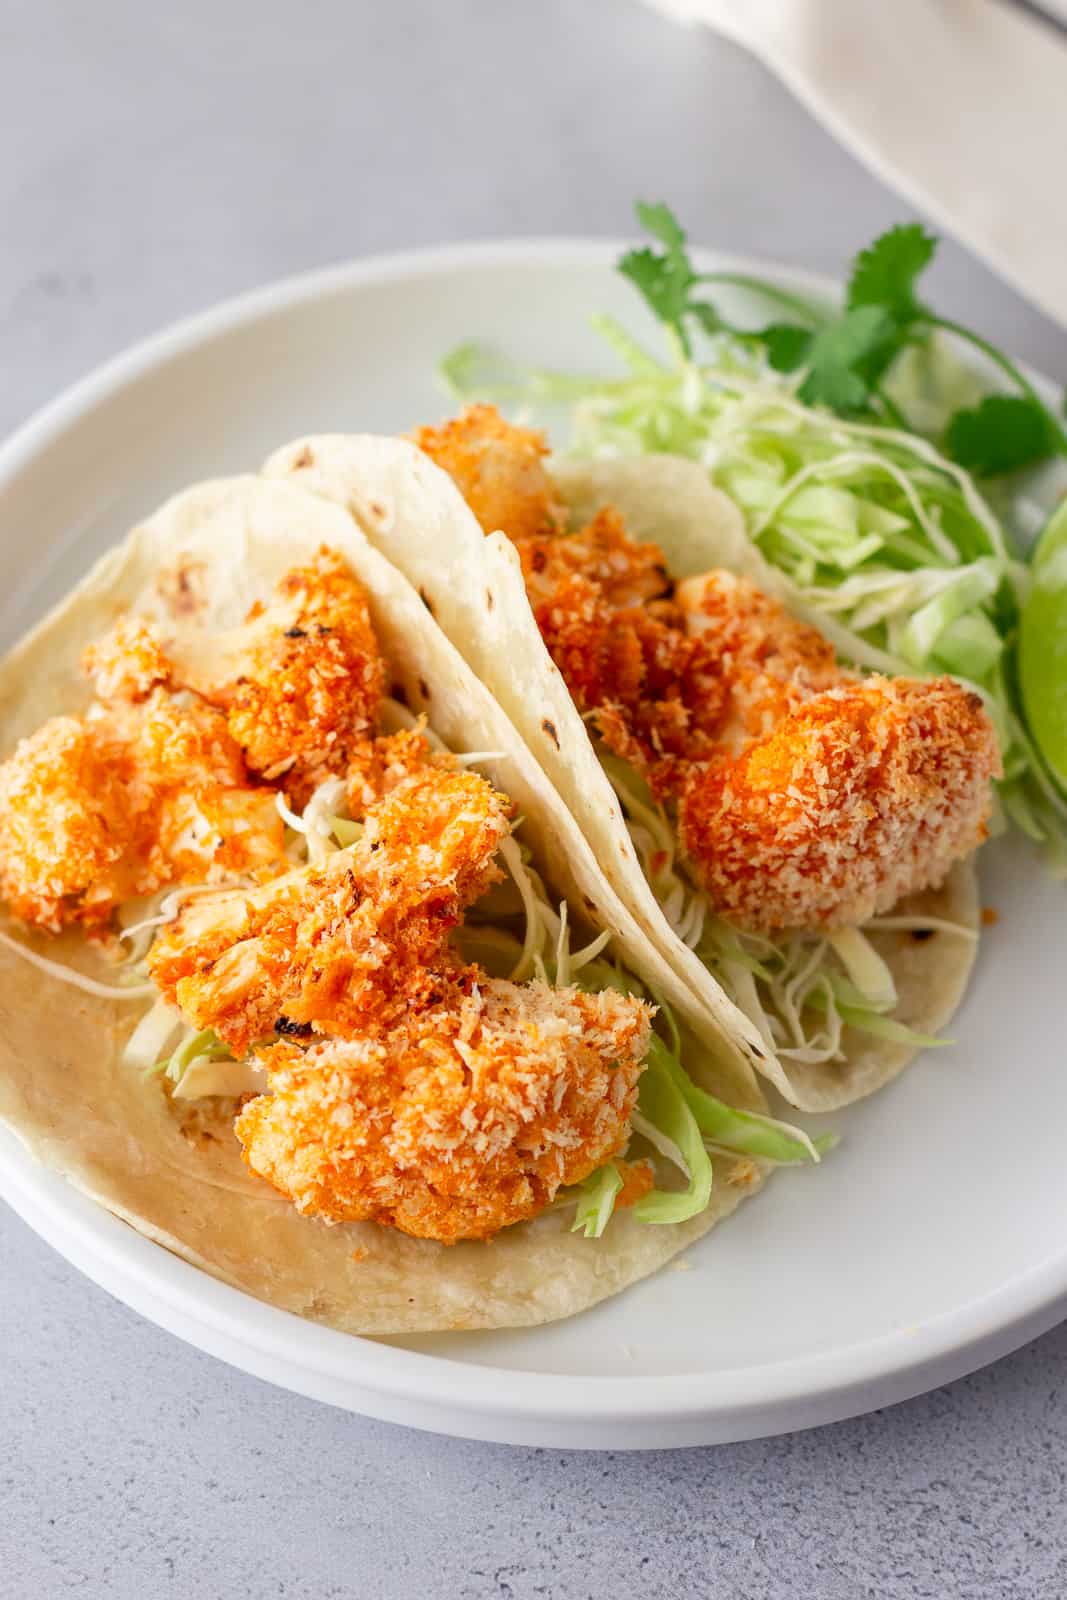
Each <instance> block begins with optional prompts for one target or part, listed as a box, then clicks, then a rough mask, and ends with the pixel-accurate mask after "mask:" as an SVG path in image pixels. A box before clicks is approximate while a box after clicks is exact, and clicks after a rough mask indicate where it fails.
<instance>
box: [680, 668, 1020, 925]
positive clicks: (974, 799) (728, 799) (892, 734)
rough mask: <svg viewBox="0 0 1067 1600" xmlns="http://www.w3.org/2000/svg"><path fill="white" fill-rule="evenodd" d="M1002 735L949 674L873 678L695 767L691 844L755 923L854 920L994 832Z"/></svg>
mask: <svg viewBox="0 0 1067 1600" xmlns="http://www.w3.org/2000/svg"><path fill="white" fill-rule="evenodd" d="M999 772H1000V758H999V754H998V750H997V741H996V736H995V734H994V731H993V727H992V724H991V723H990V720H989V717H988V716H987V714H986V712H985V709H984V707H983V705H982V701H981V699H980V698H979V696H978V695H976V694H973V693H970V692H968V691H967V690H965V689H963V688H961V686H960V685H959V684H958V683H956V682H955V681H954V680H953V679H951V678H938V679H936V680H934V681H932V682H928V681H918V680H913V679H909V678H893V679H889V678H877V677H872V678H866V679H864V680H863V681H862V682H859V683H844V684H842V685H841V686H840V687H839V688H836V689H829V690H826V691H824V692H822V693H820V694H817V695H814V696H812V697H811V698H810V699H808V700H807V701H805V702H804V703H803V704H802V705H800V706H799V708H798V709H797V710H796V711H792V712H790V713H788V714H787V715H786V716H784V717H783V718H782V719H781V720H780V721H779V722H778V723H777V725H776V726H775V728H774V731H773V732H771V733H769V734H766V735H764V736H763V737H760V738H756V739H754V740H752V741H750V742H749V743H748V744H746V745H745V746H744V748H743V749H742V751H741V753H740V754H739V755H737V756H732V755H725V754H724V755H722V756H719V757H716V758H714V759H713V760H711V761H710V762H708V763H706V764H703V765H701V764H697V765H694V766H692V767H691V768H690V769H689V771H688V775H687V778H686V782H685V787H684V790H683V793H682V796H681V804H680V811H679V818H680V827H681V836H682V842H683V844H684V846H685V848H686V850H687V851H688V853H689V855H690V857H691V859H692V861H693V863H694V866H695V868H696V871H697V875H698V876H699V877H700V879H701V881H702V882H703V883H704V884H705V886H706V887H707V889H708V891H709V893H710V895H711V898H712V900H713V902H714V904H715V906H716V907H717V908H718V909H719V910H720V911H721V912H723V913H724V914H725V915H726V916H728V917H730V918H732V919H734V920H735V921H737V922H738V923H739V924H740V925H741V926H743V927H745V928H751V929H765V930H773V929H777V928H788V927H798V928H810V927H819V926H833V925H835V924H854V923H860V922H864V921H866V919H867V918H868V917H872V916H875V915H877V914H878V913H879V912H883V911H888V910H889V909H890V908H891V907H892V906H894V905H895V904H896V902H897V901H898V900H900V899H901V898H902V897H903V896H904V895H907V894H913V893H915V892H916V891H918V890H920V889H925V888H929V887H933V886H935V885H937V884H939V883H940V882H941V881H942V880H943V879H944V877H945V875H946V874H947V872H948V870H949V868H950V867H951V866H952V863H953V862H954V861H956V860H959V859H960V858H961V857H963V856H965V855H967V854H969V852H970V851H971V850H973V849H974V848H975V846H976V845H977V844H979V843H980V842H981V840H982V839H983V838H984V837H985V832H986V826H985V824H986V819H987V816H988V813H989V785H990V780H991V779H992V778H994V777H996V776H998V775H999Z"/></svg>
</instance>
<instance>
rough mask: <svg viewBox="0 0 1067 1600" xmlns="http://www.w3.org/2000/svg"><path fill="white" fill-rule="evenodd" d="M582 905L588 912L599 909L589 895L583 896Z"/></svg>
mask: <svg viewBox="0 0 1067 1600" xmlns="http://www.w3.org/2000/svg"><path fill="white" fill-rule="evenodd" d="M582 904H583V906H584V907H585V909H586V910H587V911H595V910H596V909H597V904H596V901H595V900H593V899H591V898H590V897H589V895H587V894H583V895H582Z"/></svg>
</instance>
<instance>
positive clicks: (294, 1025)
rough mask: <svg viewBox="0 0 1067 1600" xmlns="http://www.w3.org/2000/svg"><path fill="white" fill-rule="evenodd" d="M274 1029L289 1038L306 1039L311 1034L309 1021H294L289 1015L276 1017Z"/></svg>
mask: <svg viewBox="0 0 1067 1600" xmlns="http://www.w3.org/2000/svg"><path fill="white" fill-rule="evenodd" d="M274 1031H275V1033H280V1034H282V1035H283V1036H285V1037H287V1038H290V1039H307V1038H310V1036H311V1023H310V1022H294V1021H293V1020H292V1018H291V1017H276V1018H275V1021H274Z"/></svg>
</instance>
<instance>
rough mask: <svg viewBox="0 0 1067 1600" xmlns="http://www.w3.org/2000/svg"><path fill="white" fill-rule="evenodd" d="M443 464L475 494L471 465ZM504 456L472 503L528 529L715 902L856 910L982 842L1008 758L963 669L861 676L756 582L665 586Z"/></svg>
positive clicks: (528, 572) (540, 577) (909, 886)
mask: <svg viewBox="0 0 1067 1600" xmlns="http://www.w3.org/2000/svg"><path fill="white" fill-rule="evenodd" d="M494 417H495V414H492V413H489V414H487V413H486V409H485V408H482V409H481V410H480V411H479V412H478V413H477V414H475V415H472V414H471V413H467V414H465V416H464V417H462V418H460V419H459V421H458V422H457V423H454V424H451V425H450V428H446V429H444V430H442V434H443V435H445V436H452V434H454V435H455V436H457V437H462V438H464V439H469V438H470V437H471V436H472V435H473V436H474V437H484V438H485V439H492V438H494V437H495V436H496V433H497V432H498V431H499V427H500V426H502V425H500V424H499V419H495V420H494ZM431 453H434V452H433V451H432V450H431ZM437 459H439V460H440V462H441V465H442V466H444V467H445V468H446V470H449V471H454V476H455V478H456V482H457V483H458V484H459V487H460V489H461V490H462V491H463V493H464V494H466V495H467V496H468V499H470V480H469V475H468V474H466V473H465V472H464V470H463V463H462V461H460V462H459V463H458V465H455V463H456V457H455V453H454V452H453V453H452V455H449V453H448V452H447V451H442V452H440V453H439V454H438V456H437ZM507 465H508V462H507V457H506V456H501V458H500V461H499V462H498V464H497V471H498V474H499V475H500V477H502V478H503V477H506V479H507V488H508V492H507V494H506V495H505V494H500V495H498V496H497V497H496V500H495V502H494V515H493V517H491V518H490V519H489V520H488V521H486V519H485V517H484V516H482V513H481V512H480V511H478V508H477V507H475V510H476V512H477V513H478V515H479V516H481V517H482V521H483V525H485V526H486V527H488V526H489V525H490V523H491V524H492V525H493V526H496V525H497V524H498V523H499V526H501V527H502V528H503V530H504V532H505V533H507V534H508V535H509V537H510V538H511V539H512V540H513V541H514V542H515V544H516V546H517V548H518V551H519V554H520V559H521V561H522V567H523V574H524V577H525V580H526V588H527V593H528V595H529V597H530V601H531V605H532V606H533V609H534V615H535V617H536V620H537V625H538V627H539V629H540V631H541V635H542V637H543V639H544V641H545V644H546V646H547V648H548V650H549V653H550V654H551V656H552V658H553V660H554V661H555V663H556V665H557V666H558V667H559V669H560V671H561V672H562V674H563V677H564V679H565V680H566V683H567V686H568V688H569V689H570V692H571V695H572V696H573V698H574V701H575V704H576V705H577V707H578V709H579V711H580V712H581V713H582V714H583V716H585V717H586V718H587V719H588V721H589V723H590V724H591V726H592V727H593V728H594V729H595V730H596V732H597V733H598V734H599V736H600V738H601V739H602V740H603V742H604V744H605V745H606V746H607V748H608V749H609V750H610V751H612V752H613V753H614V754H616V755H618V756H621V757H622V758H623V759H624V760H626V761H628V762H630V763H631V764H632V765H633V766H634V767H636V768H637V769H638V771H639V772H641V773H642V774H643V776H644V777H645V778H646V780H647V781H648V783H649V784H650V786H651V789H652V791H653V794H654V795H655V796H656V797H657V798H658V799H659V800H661V801H663V802H665V803H668V804H670V805H672V806H673V805H674V804H676V803H677V804H678V806H679V824H680V831H681V834H682V840H683V843H684V845H685V848H686V850H687V852H688V855H689V857H690V860H691V863H692V865H693V867H694V870H695V872H696V874H697V876H698V877H699V878H700V879H701V881H702V882H703V883H704V885H705V887H706V888H707V890H708V892H709V895H710V897H711V899H712V901H713V903H714V904H715V906H716V908H717V909H719V910H721V911H722V912H723V913H724V914H725V915H727V916H730V917H733V918H734V919H735V920H736V921H737V922H739V923H740V924H741V925H742V926H745V927H749V928H753V929H772V928H779V927H784V926H801V927H803V926H821V925H833V924H837V923H844V924H847V923H852V922H856V921H859V920H863V919H864V918H866V917H868V916H870V915H872V914H873V913H874V912H875V911H880V910H885V909H887V908H888V907H890V906H891V905H892V904H893V903H894V902H895V900H897V899H899V898H901V897H903V896H904V895H906V894H909V893H913V892H915V891H917V890H919V889H922V888H925V887H928V886H930V885H933V884H936V883H938V882H940V881H941V880H942V879H943V878H944V877H945V875H946V873H947V872H948V870H949V868H950V867H951V866H952V864H953V862H954V861H955V860H957V859H958V858H959V857H961V856H963V855H966V854H967V853H968V852H969V851H970V850H972V849H973V848H974V847H975V845H976V844H978V843H979V842H980V840H981V839H982V838H983V837H984V833H985V822H986V818H987V816H988V812H989V808H990V802H991V795H990V780H991V779H992V778H993V777H994V776H996V775H997V774H998V773H999V771H1000V765H999V757H998V754H997V746H996V738H995V734H994V730H993V727H992V724H991V723H990V720H989V718H988V716H987V715H986V713H985V711H984V709H983V707H982V705H981V702H980V701H978V700H976V699H975V697H974V696H968V695H967V693H966V692H965V691H964V690H962V689H960V688H959V687H958V686H957V685H956V684H954V683H953V682H951V681H950V680H942V681H940V682H938V683H936V684H920V683H913V682H911V681H909V680H900V681H899V682H892V683H891V682H887V681H886V680H884V679H881V680H880V679H867V680H861V679H860V678H859V677H858V675H857V674H855V673H853V672H849V671H847V670H845V669H844V668H842V667H840V666H839V665H838V663H837V661H836V659H835V655H834V650H833V647H832V646H831V645H830V643H829V641H828V640H826V639H825V638H824V637H823V636H822V635H821V634H820V633H819V632H818V630H817V629H815V628H812V627H810V626H808V625H807V624H806V623H803V622H800V621H798V620H797V619H796V618H794V617H792V616H791V615H790V614H789V613H788V612H787V611H786V610H785V608H784V607H783V606H782V605H781V604H780V602H779V601H777V600H776V599H773V598H772V597H771V596H769V595H767V594H764V593H763V592H762V591H761V590H760V589H758V588H757V587H756V585H755V584H753V583H751V582H750V581H749V580H748V579H746V578H741V577H736V576H734V575H733V574H731V573H728V572H710V573H706V574H704V575H702V576H700V577H692V578H688V579H685V580H684V581H682V582H680V583H679V584H678V585H677V586H676V587H675V588H674V590H673V593H671V592H670V591H671V585H670V582H669V578H668V576H667V571H666V566H665V563H664V560H663V556H662V553H661V552H660V551H659V550H657V548H656V546H655V545H651V544H639V543H637V542H636V541H635V540H633V539H631V538H630V537H629V536H628V534H627V533H626V530H625V528H624V526H623V524H622V522H621V519H620V518H619V517H618V515H617V513H615V512H613V511H611V510H603V511H601V512H600V513H598V515H597V516H596V517H595V518H594V519H593V521H592V522H591V523H590V524H589V526H588V527H587V528H585V529H583V530H582V531H581V532H580V533H577V534H573V535H570V536H561V534H560V531H559V529H560V528H561V526H562V523H561V522H560V523H559V524H558V525H557V526H555V527H554V526H552V525H551V524H549V523H547V521H546V519H545V518H544V517H543V516H542V514H541V512H540V509H539V508H540V507H541V506H542V505H543V503H544V502H545V498H546V495H547V494H548V493H549V491H548V490H547V489H546V487H545V486H544V485H543V484H541V483H531V482H530V481H529V480H528V479H527V478H526V477H525V476H524V474H523V473H522V472H521V471H518V470H512V471H511V472H510V473H507V471H506V468H507ZM454 466H455V470H454ZM472 503H473V502H472Z"/></svg>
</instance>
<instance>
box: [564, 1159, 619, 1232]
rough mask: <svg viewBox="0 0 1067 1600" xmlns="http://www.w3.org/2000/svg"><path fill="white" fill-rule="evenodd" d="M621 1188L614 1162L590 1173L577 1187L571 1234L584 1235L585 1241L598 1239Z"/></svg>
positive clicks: (606, 1223)
mask: <svg viewBox="0 0 1067 1600" xmlns="http://www.w3.org/2000/svg"><path fill="white" fill-rule="evenodd" d="M621 1188H622V1178H621V1177H620V1176H619V1169H618V1167H617V1166H616V1165H615V1163H614V1161H609V1162H608V1164H607V1166H606V1167H600V1168H598V1170H597V1171H596V1172H593V1173H590V1175H589V1177H588V1178H586V1179H585V1181H584V1182H583V1183H580V1184H579V1185H578V1207H577V1210H576V1211H575V1213H574V1222H573V1223H572V1225H571V1232H572V1233H584V1234H585V1236H586V1238H587V1239H599V1238H600V1235H601V1234H602V1233H603V1232H604V1229H605V1228H606V1227H607V1225H608V1223H609V1222H610V1221H611V1213H612V1211H613V1210H614V1209H615V1196H616V1195H617V1194H618V1192H619V1190H620V1189H621Z"/></svg>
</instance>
